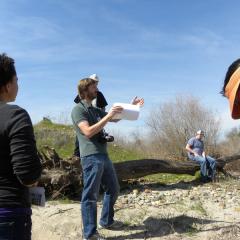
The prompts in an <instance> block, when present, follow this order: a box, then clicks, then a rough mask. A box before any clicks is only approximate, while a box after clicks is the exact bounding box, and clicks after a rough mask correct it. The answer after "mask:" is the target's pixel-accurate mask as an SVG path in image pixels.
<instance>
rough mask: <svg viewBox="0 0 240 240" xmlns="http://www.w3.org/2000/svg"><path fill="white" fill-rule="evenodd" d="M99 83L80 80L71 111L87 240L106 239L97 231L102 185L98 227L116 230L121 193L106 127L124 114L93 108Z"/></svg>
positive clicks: (139, 102) (114, 109) (116, 109)
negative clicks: (101, 196)
mask: <svg viewBox="0 0 240 240" xmlns="http://www.w3.org/2000/svg"><path fill="white" fill-rule="evenodd" d="M97 91H98V88H97V81H96V80H94V79H91V78H84V79H82V80H80V82H79V85H78V93H79V96H80V99H81V101H80V102H79V103H78V104H77V105H76V106H75V107H74V108H73V110H72V120H73V124H74V127H75V130H76V133H77V137H78V141H79V146H80V158H81V165H82V169H83V182H84V187H83V192H82V200H81V205H82V206H81V211H82V220H83V235H84V239H103V238H101V237H100V236H99V234H98V232H97V198H98V193H99V187H100V184H101V185H102V186H103V189H104V199H103V208H102V214H101V218H100V222H99V228H108V229H111V228H116V227H118V226H119V222H117V221H114V204H115V202H116V200H117V197H118V193H119V184H118V180H117V177H116V173H115V169H114V167H113V164H112V162H111V160H110V159H109V157H108V154H107V138H106V136H105V135H104V130H103V128H104V126H105V125H106V124H107V123H108V122H110V121H116V120H112V118H113V117H114V116H115V115H116V114H118V113H121V112H122V110H123V108H122V107H120V106H115V107H112V108H111V109H110V111H109V112H108V113H106V112H104V111H102V110H101V109H99V108H96V107H93V106H92V100H93V99H94V98H96V96H97ZM143 103H144V100H143V99H139V98H135V99H134V100H133V102H132V104H134V105H143Z"/></svg>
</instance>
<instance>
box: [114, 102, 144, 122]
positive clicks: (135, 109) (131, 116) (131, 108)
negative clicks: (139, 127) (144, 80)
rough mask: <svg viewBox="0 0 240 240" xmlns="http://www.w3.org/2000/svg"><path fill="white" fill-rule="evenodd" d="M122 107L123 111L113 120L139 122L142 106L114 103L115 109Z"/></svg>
mask: <svg viewBox="0 0 240 240" xmlns="http://www.w3.org/2000/svg"><path fill="white" fill-rule="evenodd" d="M115 106H121V107H122V108H123V111H122V112H121V113H119V114H116V115H115V116H114V117H113V119H125V120H132V121H133V120H137V119H138V117H139V113H140V106H138V105H133V104H128V103H114V104H113V107H115Z"/></svg>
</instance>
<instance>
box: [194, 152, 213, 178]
mask: <svg viewBox="0 0 240 240" xmlns="http://www.w3.org/2000/svg"><path fill="white" fill-rule="evenodd" d="M192 160H193V161H196V162H198V163H199V164H200V172H201V176H202V177H203V178H206V177H209V178H211V179H213V178H214V176H215V174H216V160H215V159H214V158H212V157H210V156H206V157H205V158H204V157H202V156H194V157H193V158H192Z"/></svg>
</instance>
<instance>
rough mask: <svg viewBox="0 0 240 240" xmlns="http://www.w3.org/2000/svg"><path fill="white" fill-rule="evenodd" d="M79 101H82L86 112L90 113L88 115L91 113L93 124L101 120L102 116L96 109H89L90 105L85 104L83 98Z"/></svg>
mask: <svg viewBox="0 0 240 240" xmlns="http://www.w3.org/2000/svg"><path fill="white" fill-rule="evenodd" d="M79 103H81V105H82V106H83V108H84V109H85V110H86V112H87V113H88V115H89V117H90V119H91V121H92V122H93V124H96V123H97V122H98V121H100V120H101V117H100V116H99V115H97V114H96V112H95V111H91V109H89V108H90V107H88V108H87V107H86V106H85V105H84V103H83V102H82V100H80V102H79ZM92 108H93V107H92ZM96 120H97V121H96Z"/></svg>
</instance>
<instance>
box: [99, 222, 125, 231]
mask: <svg viewBox="0 0 240 240" xmlns="http://www.w3.org/2000/svg"><path fill="white" fill-rule="evenodd" d="M123 227H124V224H123V222H120V221H114V222H113V223H112V224H111V225H108V226H103V225H101V224H100V223H99V224H98V229H108V230H119V229H121V228H123Z"/></svg>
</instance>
